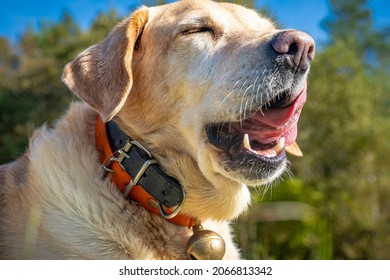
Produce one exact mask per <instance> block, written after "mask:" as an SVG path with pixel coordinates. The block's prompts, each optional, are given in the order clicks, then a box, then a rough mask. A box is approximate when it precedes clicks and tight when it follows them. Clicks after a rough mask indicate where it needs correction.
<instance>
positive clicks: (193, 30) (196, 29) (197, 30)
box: [181, 26, 215, 35]
mask: <svg viewBox="0 0 390 280" xmlns="http://www.w3.org/2000/svg"><path fill="white" fill-rule="evenodd" d="M206 32H210V33H211V34H212V35H214V34H215V31H214V29H213V28H211V27H207V26H205V27H193V28H188V29H185V30H184V31H182V32H181V34H182V35H191V34H196V33H206Z"/></svg>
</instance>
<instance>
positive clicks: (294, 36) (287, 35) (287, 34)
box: [271, 30, 315, 72]
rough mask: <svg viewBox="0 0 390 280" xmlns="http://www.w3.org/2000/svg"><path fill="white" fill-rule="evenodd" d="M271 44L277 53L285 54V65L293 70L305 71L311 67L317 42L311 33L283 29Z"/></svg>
mask: <svg viewBox="0 0 390 280" xmlns="http://www.w3.org/2000/svg"><path fill="white" fill-rule="evenodd" d="M271 44H272V48H273V49H274V51H275V52H276V53H278V54H279V55H283V59H284V63H285V65H286V66H287V67H289V68H291V69H292V70H293V71H295V72H297V71H298V72H304V71H307V70H308V69H309V66H310V64H309V62H310V60H313V58H314V53H315V43H314V40H313V38H312V37H311V36H310V35H309V34H307V33H305V32H302V31H298V30H288V31H282V32H280V33H279V34H277V35H276V37H275V38H274V39H273V40H272V42H271Z"/></svg>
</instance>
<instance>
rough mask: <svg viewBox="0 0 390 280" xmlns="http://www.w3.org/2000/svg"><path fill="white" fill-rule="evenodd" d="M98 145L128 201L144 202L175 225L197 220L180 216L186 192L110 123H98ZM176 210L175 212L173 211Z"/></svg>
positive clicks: (105, 166) (192, 222)
mask: <svg viewBox="0 0 390 280" xmlns="http://www.w3.org/2000/svg"><path fill="white" fill-rule="evenodd" d="M95 138H96V146H97V149H98V151H99V154H100V161H101V163H102V168H103V169H104V170H105V174H110V175H111V176H110V177H111V180H112V181H113V183H114V184H115V185H116V186H117V188H118V189H119V190H120V191H121V192H122V193H123V195H124V197H125V198H130V199H132V200H133V201H136V202H138V203H140V204H141V205H142V206H143V207H145V208H146V209H147V210H148V211H149V212H151V213H153V214H156V215H160V216H162V217H163V218H165V219H167V220H169V221H170V222H172V223H175V224H177V225H181V226H188V227H192V226H194V224H195V218H193V217H190V216H187V215H184V214H180V213H179V212H180V210H181V208H182V206H183V204H184V200H185V192H184V190H183V188H182V186H181V185H180V183H179V182H178V181H177V180H176V179H175V178H173V177H171V176H168V175H167V174H165V173H164V172H163V171H162V169H161V167H160V165H159V164H158V163H157V161H156V160H155V159H154V158H153V156H152V155H151V153H150V152H149V151H148V150H147V149H146V148H145V147H143V146H142V145H141V144H140V143H138V142H137V141H135V140H133V139H131V138H130V137H129V136H128V135H127V134H126V133H124V132H123V131H122V130H121V129H120V128H119V126H118V125H117V124H116V123H115V122H114V121H110V122H108V123H104V122H103V120H102V119H101V117H100V116H99V117H98V118H97V121H96V133H95ZM172 209H173V210H172Z"/></svg>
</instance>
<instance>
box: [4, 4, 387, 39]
mask: <svg viewBox="0 0 390 280" xmlns="http://www.w3.org/2000/svg"><path fill="white" fill-rule="evenodd" d="M0 1H1V5H0V6H1V9H0V36H5V37H8V38H10V39H11V40H12V41H15V40H17V38H18V37H19V35H20V34H21V33H22V32H23V31H24V30H26V28H27V26H29V25H30V26H33V27H37V26H38V22H39V21H40V20H48V21H58V20H59V18H60V17H61V14H62V12H63V11H65V10H66V11H68V12H70V13H71V14H72V16H73V17H74V18H75V19H76V21H77V22H78V23H79V24H80V26H81V27H83V28H86V27H88V26H89V25H90V23H91V22H92V20H93V19H94V18H95V16H96V15H97V13H98V12H100V11H105V10H107V9H108V8H109V7H114V8H115V9H116V10H117V11H118V12H119V14H120V15H123V16H125V15H127V14H128V13H129V10H130V9H131V8H132V7H136V6H139V5H141V4H145V5H148V4H149V3H151V2H153V1H150V0H149V1H148V0H125V1H124V0H51V1H48V0H35V1H31V0H28V1H27V0H20V1H15V0H14V1H12V0H11V1H8V0H0ZM257 3H258V7H264V6H267V7H268V8H269V10H270V11H271V12H272V13H273V14H274V15H275V16H276V18H277V19H278V21H279V23H281V24H282V26H283V27H284V28H294V29H300V30H303V31H306V32H308V33H309V34H310V35H312V36H313V37H314V39H315V40H316V41H317V42H318V43H321V41H324V40H326V33H325V32H324V31H323V30H322V28H321V26H320V22H321V20H322V19H324V18H325V17H326V16H327V15H328V13H329V5H328V2H327V0H294V1H291V0H257ZM369 6H370V7H371V8H372V9H373V16H374V24H375V25H376V26H383V25H390V1H389V0H370V1H369Z"/></svg>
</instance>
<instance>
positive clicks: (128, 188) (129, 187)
mask: <svg viewBox="0 0 390 280" xmlns="http://www.w3.org/2000/svg"><path fill="white" fill-rule="evenodd" d="M156 163H157V160H155V159H149V160H147V161H145V162H144V164H143V165H142V167H141V168H140V170H138V173H137V175H135V177H134V178H133V179H131V181H130V183H128V184H127V186H126V188H125V191H124V193H123V196H124V197H125V198H127V197H128V196H129V194H130V192H131V190H132V189H133V187H134V186H135V185H137V184H138V182H139V180H140V179H141V177H142V175H144V173H145V171H146V170H147V169H148V167H149V166H150V165H152V164H156Z"/></svg>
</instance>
